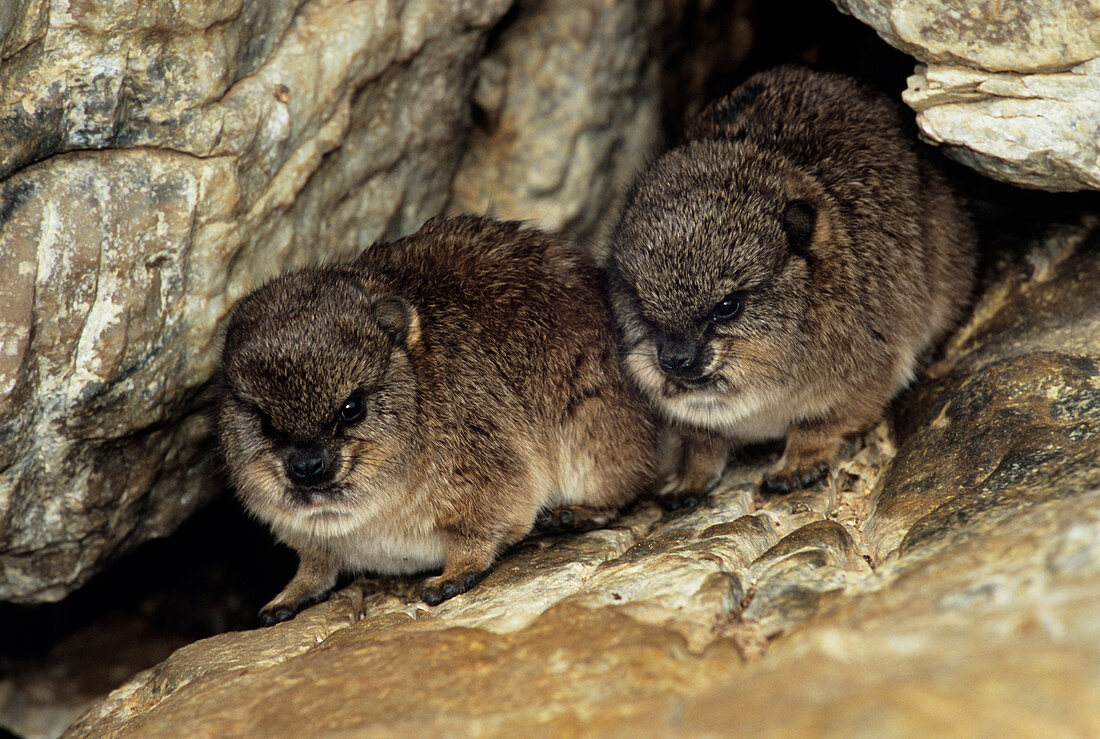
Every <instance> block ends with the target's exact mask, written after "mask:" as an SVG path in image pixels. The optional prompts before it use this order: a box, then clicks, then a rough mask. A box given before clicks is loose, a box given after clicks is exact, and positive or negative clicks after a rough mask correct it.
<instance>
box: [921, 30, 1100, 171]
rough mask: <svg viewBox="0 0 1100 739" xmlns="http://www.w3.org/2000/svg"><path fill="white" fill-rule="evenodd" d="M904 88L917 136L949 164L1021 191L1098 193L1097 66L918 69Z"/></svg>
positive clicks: (1099, 94)
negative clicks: (1032, 70)
mask: <svg viewBox="0 0 1100 739" xmlns="http://www.w3.org/2000/svg"><path fill="white" fill-rule="evenodd" d="M1098 26H1100V24H1098ZM908 85H909V86H908V89H907V90H906V91H905V92H904V93H902V98H903V99H904V100H905V102H906V103H907V104H908V105H909V106H910V107H911V108H913V109H914V110H916V111H917V126H918V127H919V128H920V130H921V133H922V135H923V136H924V137H925V138H926V139H927V140H929V141H931V142H932V143H934V144H937V145H939V146H941V147H943V150H944V152H945V153H946V154H947V155H948V156H950V157H951V158H952V159H955V160H957V161H959V162H961V163H963V164H965V165H967V166H969V167H971V168H973V169H975V170H977V171H979V172H981V173H982V174H984V175H987V176H989V177H992V178H994V179H997V180H1001V181H1003V182H1009V183H1012V184H1017V185H1023V186H1025V187H1033V188H1037V189H1041V190H1051V191H1055V192H1066V191H1074V190H1097V189H1100V143H1097V142H1098V141H1100V60H1093V61H1091V62H1089V63H1087V64H1081V65H1079V66H1077V67H1074V68H1072V69H1070V70H1066V71H1062V72H1057V73H1050V74H1013V73H1007V72H1006V73H992V72H986V71H983V70H975V69H969V68H963V67H945V66H938V65H930V66H927V67H924V66H921V67H918V68H917V71H916V72H915V73H914V74H913V76H911V77H910V78H909V83H908Z"/></svg>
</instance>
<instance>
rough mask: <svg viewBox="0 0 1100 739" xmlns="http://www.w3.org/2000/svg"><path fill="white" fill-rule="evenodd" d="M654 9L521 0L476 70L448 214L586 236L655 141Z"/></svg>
mask: <svg viewBox="0 0 1100 739" xmlns="http://www.w3.org/2000/svg"><path fill="white" fill-rule="evenodd" d="M661 5H662V3H661V2H658V1H657V0H643V1H642V2H606V1H605V0H584V2H575V1H574V0H536V1H535V2H529V3H524V4H523V8H524V10H525V11H526V12H523V13H521V14H520V16H519V17H518V18H516V19H515V21H513V22H512V23H511V24H510V25H509V26H507V27H506V28H505V29H504V30H503V31H502V32H501V35H500V36H499V38H498V39H497V43H496V46H495V48H493V49H490V50H489V53H488V54H487V56H486V57H485V58H484V60H483V61H482V63H481V65H482V66H481V73H480V75H479V78H478V87H477V90H476V93H475V96H474V103H475V105H476V106H477V110H478V120H479V122H480V123H479V125H478V126H476V127H475V128H474V130H473V132H472V134H471V136H470V141H469V144H468V147H467V150H466V153H465V156H464V157H463V160H462V165H461V167H460V168H459V170H458V173H457V174H456V176H455V184H454V199H453V200H452V202H451V210H452V211H454V212H456V213H462V212H473V213H487V214H489V215H491V216H495V217H498V218H508V219H521V220H528V221H530V222H531V223H532V224H533V225H536V226H538V227H540V228H543V229H547V230H551V231H559V230H563V229H564V230H565V232H566V234H567V235H575V236H578V237H579V238H580V239H581V240H582V241H583V242H585V243H588V242H590V241H592V240H594V238H595V237H596V235H597V234H598V232H599V231H600V230H601V229H600V226H602V225H604V224H605V223H606V220H607V219H608V218H609V217H613V215H614V213H615V212H616V210H617V209H616V208H614V207H610V205H611V204H613V203H614V201H615V200H617V198H618V196H619V194H620V193H621V192H622V191H624V190H625V188H626V186H627V184H629V182H630V180H631V178H632V177H633V176H634V174H635V172H637V171H638V170H639V169H640V168H641V167H642V166H643V165H644V163H645V161H646V158H647V157H649V156H651V155H652V153H653V151H654V149H655V147H656V144H657V136H658V129H659V120H660V99H659V98H660V86H659V80H658V77H659V74H660V66H659V57H658V55H657V54H656V53H655V49H654V48H653V37H654V36H655V30H656V29H655V27H656V25H657V23H658V21H659V20H660V10H661Z"/></svg>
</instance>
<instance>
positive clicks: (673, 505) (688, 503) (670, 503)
mask: <svg viewBox="0 0 1100 739" xmlns="http://www.w3.org/2000/svg"><path fill="white" fill-rule="evenodd" d="M701 502H702V498H701V497H700V496H698V495H662V496H660V497H658V498H657V503H658V504H659V505H660V506H661V508H664V509H665V510H666V511H679V510H691V509H692V508H697V507H698V506H699V504H700V503H701Z"/></svg>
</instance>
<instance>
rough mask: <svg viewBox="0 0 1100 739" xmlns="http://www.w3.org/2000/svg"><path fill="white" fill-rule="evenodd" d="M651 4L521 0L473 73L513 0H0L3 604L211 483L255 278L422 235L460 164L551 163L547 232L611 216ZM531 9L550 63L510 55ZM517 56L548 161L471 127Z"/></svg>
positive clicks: (159, 525) (160, 525)
mask: <svg viewBox="0 0 1100 739" xmlns="http://www.w3.org/2000/svg"><path fill="white" fill-rule="evenodd" d="M651 5H652V3H651V2H648V0H647V1H646V2H642V0H614V1H610V2H598V3H590V4H589V7H588V11H587V13H586V14H583V17H584V19H585V22H584V23H581V26H580V27H578V26H577V25H576V24H577V23H578V22H579V21H578V20H576V19H574V18H573V15H572V14H571V13H565V12H564V7H565V5H564V4H560V3H559V4H557V5H555V4H553V3H549V2H547V3H543V4H538V3H536V4H534V5H533V6H531V7H528V6H526V5H524V6H521V7H518V8H517V9H516V10H515V11H513V12H514V16H515V20H514V21H513V26H514V28H515V29H516V31H515V32H514V33H512V32H507V31H506V32H503V33H502V34H501V37H500V44H498V45H497V46H496V47H495V48H496V49H497V51H496V52H495V53H494V55H492V56H491V57H490V58H489V59H488V60H486V61H485V62H482V56H483V54H484V51H485V46H486V43H487V39H489V37H490V36H491V35H492V33H493V31H494V29H495V28H496V27H497V24H498V23H500V21H501V19H502V18H504V16H505V14H506V13H507V12H508V11H509V9H510V6H511V2H510V0H490V1H488V2H460V1H458V0H454V1H447V2H437V1H434V0H433V1H432V2H425V1H423V0H386V1H383V2H379V1H377V0H296V1H295V2H267V1H265V0H235V1H233V2H222V1H221V0H217V1H215V0H195V1H194V2H186V3H178V2H167V1H158V2H122V3H118V2H114V3H107V2H100V1H99V0H90V1H83V2H79V3H76V2H71V3H65V2H52V3H51V2H47V1H46V0H18V1H17V2H15V3H10V2H9V3H4V4H3V6H2V8H0V55H2V63H0V270H2V272H3V274H4V275H5V276H7V279H6V280H5V281H4V282H3V284H0V336H3V348H2V351H0V600H13V601H17V602H28V603H31V602H42V601H50V600H56V599H59V598H61V597H63V596H64V595H66V594H67V593H69V592H71V591H72V590H73V589H75V588H76V587H78V586H79V585H80V584H82V583H83V582H85V581H86V580H87V579H88V577H90V576H91V575H92V574H93V573H94V572H95V571H96V570H97V569H98V568H99V567H100V566H101V564H102V563H103V562H104V561H105V560H107V559H108V558H111V557H114V556H116V555H118V554H120V553H122V552H124V551H126V550H128V549H130V548H132V547H133V546H134V545H136V544H137V543H140V542H141V541H144V540H146V539H148V538H151V537H156V536H163V535H165V534H167V533H169V532H170V531H172V530H173V529H174V528H175V527H176V525H177V524H178V523H179V522H180V521H181V520H183V519H184V518H185V517H186V516H188V515H189V514H190V513H191V512H192V511H194V510H195V509H196V508H197V507H198V506H199V505H200V504H201V503H203V502H204V501H206V500H208V499H209V498H210V497H211V495H212V492H213V491H212V490H211V482H210V481H211V480H213V479H217V475H216V474H214V473H213V472H212V467H211V466H210V454H209V449H207V448H205V447H204V446H203V441H202V440H203V439H204V438H205V436H206V434H207V429H208V424H207V422H206V417H205V415H204V411H203V388H204V387H205V385H206V383H207V381H208V379H209V377H210V373H211V370H212V367H213V359H214V354H215V351H214V348H215V346H216V342H217V338H216V327H217V325H218V322H219V320H220V319H221V317H222V316H223V315H224V313H225V311H226V308H227V306H228V305H230V304H231V303H232V302H233V301H234V300H235V299H236V298H238V297H239V296H240V295H241V294H243V293H244V292H245V291H247V290H249V289H250V288H251V287H253V286H255V285H256V284H257V283H259V282H262V281H263V280H265V279H267V278H269V277H271V276H273V275H275V274H277V273H278V272H280V271H281V270H283V269H285V268H287V267H289V266H294V265H299V264H303V263H308V262H313V261H317V260H320V259H338V258H342V257H345V256H348V255H350V254H352V253H355V252H356V251H358V250H359V249H361V248H362V247H363V246H365V245H367V244H369V243H371V242H373V241H375V240H378V239H389V238H393V237H396V236H398V235H401V234H404V233H407V232H410V231H412V230H414V229H415V228H417V227H418V226H419V225H420V224H421V223H422V222H423V221H424V220H426V219H427V218H429V217H431V216H434V215H436V214H438V213H439V212H441V211H442V210H443V209H444V208H445V207H446V204H447V202H448V201H449V200H450V199H451V188H452V180H453V178H454V175H455V172H456V170H457V169H458V166H459V162H460V159H461V158H462V156H463V154H468V158H467V164H466V165H465V166H464V170H463V171H464V174H463V175H462V177H461V183H462V184H461V187H460V191H461V193H467V194H468V193H469V192H473V191H476V192H478V193H481V194H482V195H484V196H486V197H490V198H492V197H495V196H493V195H492V193H494V192H501V191H503V192H505V193H507V194H509V195H510V194H511V193H512V191H513V188H514V187H519V186H518V185H516V182H515V181H514V177H515V176H516V174H515V173H516V172H518V171H521V170H522V171H525V172H531V173H539V174H546V173H549V172H551V170H552V171H553V172H554V173H555V174H554V176H553V178H552V179H553V180H554V181H553V182H550V181H547V182H543V183H542V184H541V185H539V187H541V188H542V189H541V190H540V191H539V192H538V194H537V197H538V198H544V197H545V198H550V197H551V196H553V199H555V201H557V202H561V203H568V205H567V206H563V208H565V211H563V213H564V215H563V216H562V218H561V219H560V220H558V221H555V222H554V223H558V224H566V223H570V224H573V225H575V226H576V227H578V228H587V226H588V225H590V224H592V223H594V222H595V220H596V218H597V214H598V213H600V212H601V207H603V206H604V205H606V201H607V199H608V198H610V197H612V196H613V195H614V192H613V190H614V183H615V182H617V178H620V177H623V176H625V172H626V171H627V170H628V169H629V168H630V167H632V166H633V163H634V162H636V161H638V158H639V157H640V156H644V155H645V154H646V153H648V152H647V151H645V149H646V147H647V146H649V145H650V144H649V143H648V142H649V141H650V138H651V133H650V131H651V130H652V128H653V125H654V124H652V122H651V121H650V120H649V117H650V116H651V115H652V108H653V106H654V100H653V96H652V94H650V95H649V96H648V97H647V96H646V95H644V94H640V95H638V100H637V101H636V102H634V103H630V104H628V103H627V100H628V98H630V96H632V95H636V94H638V92H639V88H640V87H641V86H644V85H645V84H648V83H649V81H650V78H651V77H652V74H653V72H652V67H653V62H652V60H651V59H649V58H648V57H647V56H646V53H645V52H646V47H645V43H644V41H643V40H642V39H643V36H644V34H645V32H646V28H647V27H646V23H648V22H649V20H648V16H647V13H648V12H649V10H648V9H649V8H650V6H651ZM559 6H560V7H559ZM528 11H530V12H532V13H534V14H535V15H536V16H537V18H538V19H539V20H538V23H539V24H545V28H543V27H542V26H541V25H540V26H539V28H540V30H538V31H537V32H535V31H531V32H530V33H531V34H534V35H536V36H537V37H538V43H539V44H541V47H540V48H541V49H542V52H540V54H541V56H540V57H539V58H542V59H544V61H546V62H547V63H548V64H549V62H550V61H551V60H552V61H553V64H552V65H551V67H549V68H547V69H542V68H540V67H539V66H538V65H537V64H535V63H534V61H535V60H534V59H533V58H531V59H528V58H526V57H524V55H523V54H521V53H519V52H518V51H516V48H515V46H516V44H517V43H524V42H525V41H526V40H527V39H528V36H526V35H523V34H524V33H526V32H525V31H523V29H530V28H531V26H530V24H528V23H527V21H526V20H525V18H526V16H525V13H527V12H528ZM509 17H511V16H509ZM578 17H579V16H578ZM589 23H591V25H588V24H589ZM581 30H583V31H584V33H586V34H589V35H587V36H585V35H584V34H581V33H580V31H581ZM555 32H557V33H561V34H565V35H566V36H567V38H568V39H569V41H570V43H571V44H573V45H572V46H569V47H568V48H569V52H568V53H559V52H553V53H551V51H550V50H551V47H552V46H553V44H551V40H550V34H551V33H555ZM514 34H519V35H518V36H515V37H514ZM559 45H560V44H559ZM577 46H580V47H583V53H575V48H576V47H577ZM593 59H598V60H599V61H600V64H598V65H597V72H596V75H597V81H596V82H594V83H589V82H587V81H586V78H585V75H586V74H591V72H590V71H587V65H589V63H590V62H591V61H592V60H593ZM509 65H510V66H509ZM500 69H504V72H505V75H506V77H507V78H508V79H509V80H512V82H514V83H515V85H516V86H515V87H508V86H506V87H502V88H500V89H501V90H505V89H507V93H506V94H505V93H503V92H502V93H501V95H502V97H501V107H500V111H499V115H500V121H501V122H502V123H501V125H506V126H525V125H527V122H526V121H527V119H526V118H525V116H528V115H530V113H529V112H523V113H521V112H519V110H518V107H516V106H518V105H519V104H520V103H524V104H526V103H530V100H529V99H527V98H526V97H524V96H525V95H528V93H527V91H526V89H525V88H527V87H528V86H529V85H531V84H534V80H536V79H540V80H541V81H540V82H538V84H540V85H541V88H540V89H553V90H556V91H557V93H556V95H557V96H556V97H553V101H554V106H555V112H554V113H553V121H554V122H553V124H552V125H551V126H549V127H547V128H546V129H544V131H545V132H546V135H545V136H544V138H543V139H541V141H542V144H536V145H535V146H534V147H533V148H534V149H536V150H537V151H536V152H533V151H532V147H529V146H526V145H525V146H524V147H520V148H518V149H517V148H513V147H512V145H511V143H510V142H509V141H508V140H506V137H505V138H500V137H497V138H492V137H488V138H492V140H488V138H487V137H486V136H484V135H482V136H479V138H478V139H477V143H476V144H475V145H473V146H470V145H468V143H467V142H468V139H469V136H468V134H469V130H470V126H471V120H472V114H471V108H472V107H473V106H472V104H471V100H472V99H474V98H475V97H476V99H477V100H478V105H480V106H482V107H484V106H486V105H489V103H486V102H485V101H486V99H488V98H491V97H492V93H491V92H486V91H487V90H489V91H491V90H492V89H493V85H494V84H496V82H499V80H497V81H496V82H494V79H495V78H494V77H493V74H495V73H496V72H495V71H494V70H500ZM509 70H512V71H509ZM539 75H546V79H545V80H542V79H541V78H540V77H539ZM551 78H553V79H551ZM479 79H480V80H481V82H480V83H479V82H478V80H479ZM562 80H564V81H565V82H564V83H563V82H562ZM475 85H476V89H477V90H478V91H479V92H478V93H477V95H476V96H475V94H474V90H475ZM575 87H576V88H577V89H581V88H583V89H582V91H581V92H578V93H576V97H574V92H575V90H574V88H575ZM590 102H591V103H592V106H593V108H592V109H589V107H586V106H587V105H588V103H590ZM632 106H633V107H632ZM563 130H568V131H569V132H570V133H569V136H570V137H572V138H571V139H570V141H571V142H572V143H570V144H569V146H570V147H571V148H572V149H573V150H574V155H573V156H572V158H571V159H569V160H568V161H565V162H563V161H560V160H559V157H560V156H561V155H562V152H561V151H559V150H557V149H555V148H554V147H553V146H549V145H548V144H546V142H547V141H550V140H551V139H550V135H551V134H553V135H557V134H559V133H561V131H563ZM556 140H557V139H555V141H556ZM528 141H529V140H528ZM562 141H563V142H564V141H565V139H564V138H563V139H562ZM494 147H499V148H500V149H501V151H502V152H503V153H499V154H498V153H495V152H494ZM540 147H541V148H540ZM533 153H536V154H538V155H539V156H543V157H544V159H540V158H539V156H536V155H533ZM513 157H515V158H518V161H519V162H520V164H518V165H513V163H512V158H513ZM474 161H476V162H477V164H476V165H475V164H473V162H474ZM594 162H598V167H597V169H593V168H592V165H593V163H594ZM471 168H473V169H476V172H475V171H473V169H471ZM612 173H613V174H612ZM554 188H558V190H559V191H558V192H556V193H553V194H552V193H551V191H552V190H554ZM463 197H465V196H463ZM459 200H460V201H461V202H463V203H465V202H466V201H463V200H462V198H461V197H460V198H459ZM530 202H532V201H528V204H530ZM566 211H568V212H566ZM510 214H512V215H523V216H529V215H530V214H528V213H522V212H513V213H510ZM551 225H553V224H551Z"/></svg>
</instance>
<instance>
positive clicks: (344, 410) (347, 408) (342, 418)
mask: <svg viewBox="0 0 1100 739" xmlns="http://www.w3.org/2000/svg"><path fill="white" fill-rule="evenodd" d="M366 412H367V403H366V401H365V400H363V394H362V393H358V392H356V393H352V394H351V397H350V398H348V399H347V400H345V401H344V404H343V405H342V406H340V410H338V411H336V420H337V421H339V422H340V423H355V422H357V421H359V420H361V419H362V418H363V414H364V413H366Z"/></svg>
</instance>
